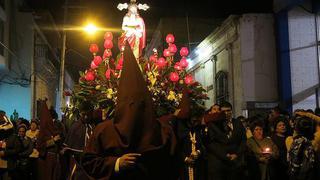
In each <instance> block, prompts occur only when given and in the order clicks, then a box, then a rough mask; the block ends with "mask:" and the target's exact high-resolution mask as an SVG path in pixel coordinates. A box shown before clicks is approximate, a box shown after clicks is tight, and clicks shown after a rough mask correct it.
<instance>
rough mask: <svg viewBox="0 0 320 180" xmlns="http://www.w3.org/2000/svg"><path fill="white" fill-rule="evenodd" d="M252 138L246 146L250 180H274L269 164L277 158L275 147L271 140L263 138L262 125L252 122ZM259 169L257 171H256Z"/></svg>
mask: <svg viewBox="0 0 320 180" xmlns="http://www.w3.org/2000/svg"><path fill="white" fill-rule="evenodd" d="M251 131H252V133H253V137H251V138H249V139H248V141H247V146H248V151H249V153H248V170H249V177H250V179H261V180H270V179H274V171H273V169H272V168H271V166H270V162H271V161H272V160H274V159H276V158H278V156H279V151H278V148H277V146H276V145H275V144H274V143H273V142H272V140H271V138H269V137H264V135H263V123H262V122H260V121H254V122H253V123H252V125H251ZM257 167H259V170H257Z"/></svg>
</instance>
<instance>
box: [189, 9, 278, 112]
mask: <svg viewBox="0 0 320 180" xmlns="http://www.w3.org/2000/svg"><path fill="white" fill-rule="evenodd" d="M189 61H190V66H189V67H190V68H189V71H190V72H191V73H193V75H194V77H195V79H196V80H197V81H199V82H200V83H201V84H202V85H203V86H204V87H206V89H207V91H208V95H209V98H210V99H209V100H208V101H207V102H206V107H208V108H209V107H210V106H211V105H212V104H214V103H219V102H222V101H229V102H231V103H232V104H233V106H234V108H233V109H234V113H235V115H236V116H239V115H248V113H249V114H253V113H256V111H257V110H259V109H262V110H264V109H267V108H270V107H272V106H275V105H276V103H277V101H278V89H277V65H276V49H275V33H274V19H273V15H271V14H244V15H241V16H230V17H229V18H227V19H226V20H225V21H224V22H223V23H222V25H221V26H220V27H218V28H216V29H215V30H214V31H213V32H212V33H211V34H210V35H209V36H208V37H207V38H205V39H204V40H203V41H202V42H201V43H200V44H199V45H198V46H197V47H196V48H195V50H194V51H192V53H191V54H190V56H189Z"/></svg>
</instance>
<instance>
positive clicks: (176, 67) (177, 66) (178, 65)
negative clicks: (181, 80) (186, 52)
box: [174, 62, 183, 71]
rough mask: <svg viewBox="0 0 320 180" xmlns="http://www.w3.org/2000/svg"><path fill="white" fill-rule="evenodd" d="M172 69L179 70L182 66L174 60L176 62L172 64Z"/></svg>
mask: <svg viewBox="0 0 320 180" xmlns="http://www.w3.org/2000/svg"><path fill="white" fill-rule="evenodd" d="M174 69H175V70H177V71H181V70H182V69H183V68H182V66H181V65H180V63H179V62H176V64H175V65H174Z"/></svg>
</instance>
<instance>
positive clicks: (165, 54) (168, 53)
mask: <svg viewBox="0 0 320 180" xmlns="http://www.w3.org/2000/svg"><path fill="white" fill-rule="evenodd" d="M163 56H164V57H169V56H171V52H170V51H169V49H165V50H163Z"/></svg>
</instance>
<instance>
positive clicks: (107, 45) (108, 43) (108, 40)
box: [104, 39, 113, 49]
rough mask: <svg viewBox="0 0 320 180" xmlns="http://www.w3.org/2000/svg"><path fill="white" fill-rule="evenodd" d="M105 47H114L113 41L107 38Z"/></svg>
mask: <svg viewBox="0 0 320 180" xmlns="http://www.w3.org/2000/svg"><path fill="white" fill-rule="evenodd" d="M104 48H106V49H111V48H113V42H112V40H110V39H106V40H105V41H104Z"/></svg>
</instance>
